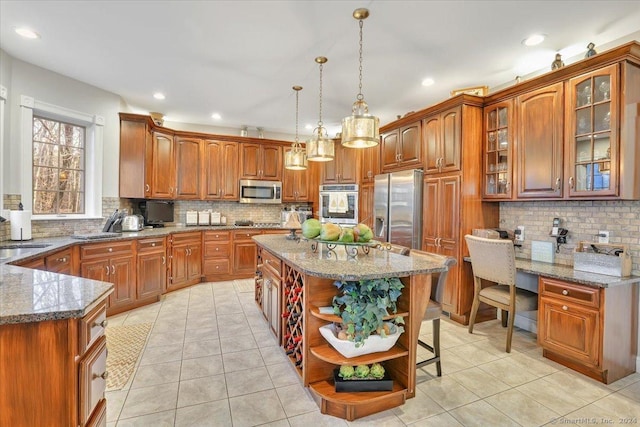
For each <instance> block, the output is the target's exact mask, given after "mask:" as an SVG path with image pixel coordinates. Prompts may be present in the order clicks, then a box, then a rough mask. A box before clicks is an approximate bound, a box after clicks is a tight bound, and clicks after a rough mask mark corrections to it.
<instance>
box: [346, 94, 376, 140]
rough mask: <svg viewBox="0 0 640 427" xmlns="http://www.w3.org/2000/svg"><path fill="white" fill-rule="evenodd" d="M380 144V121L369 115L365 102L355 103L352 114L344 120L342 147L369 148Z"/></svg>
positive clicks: (358, 101)
mask: <svg viewBox="0 0 640 427" xmlns="http://www.w3.org/2000/svg"><path fill="white" fill-rule="evenodd" d="M379 142H380V119H378V118H377V117H375V116H372V115H371V114H369V107H368V106H367V103H366V102H364V100H357V101H356V102H354V103H353V110H352V114H351V115H350V116H348V117H345V118H344V119H342V145H343V146H345V147H349V148H367V147H373V146H375V145H378V143H379Z"/></svg>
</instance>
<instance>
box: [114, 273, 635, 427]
mask: <svg viewBox="0 0 640 427" xmlns="http://www.w3.org/2000/svg"><path fill="white" fill-rule="evenodd" d="M249 289H251V280H249V281H246V280H243V281H226V282H215V283H203V284H200V285H196V286H193V287H191V288H187V289H184V290H180V291H176V292H172V293H170V294H168V295H166V297H165V298H163V300H162V301H161V302H158V303H156V304H154V305H151V306H147V307H143V308H140V309H137V310H132V311H130V312H128V313H124V314H121V315H118V316H114V317H111V318H110V319H109V322H110V324H111V325H117V324H132V323H140V322H153V323H154V326H153V329H152V331H151V333H150V335H149V338H148V341H147V344H146V347H145V349H144V352H143V354H142V357H141V358H140V361H139V364H138V366H137V367H136V371H135V373H134V375H133V376H132V379H130V380H129V383H128V384H127V385H126V386H125V387H124V388H123V389H122V390H119V391H111V392H107V425H108V426H109V427H114V426H117V427H128V426H153V427H162V426H181V427H182V426H234V427H240V426H255V425H268V426H305V427H309V426H346V425H370V426H405V425H408V426H415V427H419V426H420V427H424V426H541V425H555V424H572V425H579V426H592V425H594V424H609V425H634V424H638V423H639V422H640V373H635V374H633V375H630V376H628V377H626V378H624V379H622V380H620V381H617V382H615V383H613V384H610V385H603V384H601V383H598V382H596V381H593V380H590V379H589V378H587V377H585V376H583V375H580V374H578V373H575V372H573V371H571V370H569V369H566V368H565V367H563V366H561V365H559V364H556V363H554V362H552V361H550V360H547V359H544V358H543V357H542V352H541V350H540V348H539V347H538V346H537V345H536V340H535V336H534V335H533V334H531V333H528V332H526V331H523V330H517V332H515V333H514V337H513V349H512V351H511V353H510V354H508V353H505V352H504V343H505V330H504V329H503V328H502V327H501V326H500V324H499V322H498V321H491V322H484V323H481V324H479V325H477V326H476V328H475V330H474V334H473V335H470V334H469V333H468V332H467V329H466V328H465V327H462V326H460V325H458V324H456V323H454V322H451V321H449V320H446V319H445V320H444V321H442V322H441V330H442V331H441V336H442V338H441V340H442V347H443V348H444V350H443V354H442V360H443V362H442V369H443V376H442V377H441V378H438V377H436V376H435V366H434V365H430V366H427V367H425V368H423V369H420V370H418V373H417V377H418V383H419V384H418V387H417V389H418V390H417V393H416V397H415V398H413V399H409V400H407V402H406V403H405V404H404V405H403V406H401V407H398V408H394V409H392V410H388V411H385V412H381V413H378V414H374V415H371V416H369V417H366V418H362V419H359V420H356V421H354V422H347V421H345V420H342V419H339V418H335V417H331V416H327V415H322V414H321V413H320V411H319V409H318V406H317V405H316V403H315V402H314V400H313V399H312V398H311V397H310V395H309V392H308V391H307V390H306V389H304V388H303V387H302V386H301V384H300V380H299V378H298V376H297V374H296V373H295V372H294V370H293V368H292V367H291V365H290V363H289V362H288V360H287V359H286V356H285V355H284V352H283V351H282V350H281V349H280V348H279V347H277V346H276V342H275V340H274V339H273V338H272V335H271V333H270V332H269V330H268V328H267V325H266V323H265V321H264V319H263V317H262V314H261V313H260V311H259V310H258V308H257V306H256V305H255V303H254V301H253V293H252V292H247V290H249ZM429 329H430V322H425V323H424V324H423V327H422V331H421V332H422V333H423V335H425V337H424V338H426V339H430V337H429V335H430V330H429ZM421 350H422V349H421ZM422 351H424V350H422ZM420 354H423V353H422V352H419V355H420ZM424 355H426V353H424Z"/></svg>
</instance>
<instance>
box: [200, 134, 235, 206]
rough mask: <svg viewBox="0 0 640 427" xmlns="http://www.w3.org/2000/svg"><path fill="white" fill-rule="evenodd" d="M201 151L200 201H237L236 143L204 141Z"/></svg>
mask: <svg viewBox="0 0 640 427" xmlns="http://www.w3.org/2000/svg"><path fill="white" fill-rule="evenodd" d="M203 151H204V155H203V163H204V166H203V168H202V174H203V176H202V184H203V185H202V187H203V189H202V190H203V191H202V199H204V200H230V201H232V200H238V198H239V191H240V190H239V185H238V177H239V170H238V169H239V168H238V164H239V159H238V143H237V142H232V141H216V140H210V139H206V140H204V141H203ZM221 165H224V166H221Z"/></svg>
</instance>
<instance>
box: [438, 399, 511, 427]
mask: <svg viewBox="0 0 640 427" xmlns="http://www.w3.org/2000/svg"><path fill="white" fill-rule="evenodd" d="M450 414H451V415H452V416H453V417H454V418H455V419H456V420H457V421H458V422H460V423H461V424H462V425H463V426H465V427H476V426H477V427H487V426H491V427H502V426H504V427H514V426H517V425H518V424H517V423H516V422H515V421H514V420H513V419H511V418H509V417H508V416H506V415H505V414H503V413H502V412H500V411H498V410H497V409H496V408H494V407H493V406H491V405H489V404H488V403H487V402H485V401H483V400H479V401H477V402H473V403H470V404H468V405H465V406H462V407H460V408H456V409H454V410H452V411H450Z"/></svg>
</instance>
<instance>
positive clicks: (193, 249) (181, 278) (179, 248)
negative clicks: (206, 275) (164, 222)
mask: <svg viewBox="0 0 640 427" xmlns="http://www.w3.org/2000/svg"><path fill="white" fill-rule="evenodd" d="M169 242H170V243H171V246H170V247H171V249H170V254H171V255H169V258H170V260H171V262H170V267H171V270H170V273H169V280H168V282H167V291H174V290H176V289H180V288H184V287H185V286H189V285H194V284H196V283H200V280H201V278H202V233H201V232H200V231H193V232H189V233H175V234H172V235H171V237H170V238H169Z"/></svg>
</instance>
